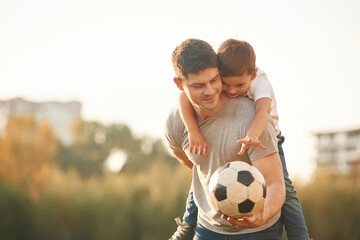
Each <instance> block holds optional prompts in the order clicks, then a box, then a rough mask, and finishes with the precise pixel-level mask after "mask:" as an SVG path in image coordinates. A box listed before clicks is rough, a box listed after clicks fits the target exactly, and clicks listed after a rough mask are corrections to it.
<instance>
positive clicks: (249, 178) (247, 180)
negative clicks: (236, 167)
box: [237, 171, 255, 186]
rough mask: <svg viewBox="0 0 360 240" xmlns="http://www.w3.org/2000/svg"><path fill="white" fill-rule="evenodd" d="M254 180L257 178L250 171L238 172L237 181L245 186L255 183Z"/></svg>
mask: <svg viewBox="0 0 360 240" xmlns="http://www.w3.org/2000/svg"><path fill="white" fill-rule="evenodd" d="M254 180H255V178H254V177H253V175H252V174H251V172H249V171H239V172H237V181H238V182H239V183H242V184H244V185H245V186H249V185H250V184H251V183H252V182H254Z"/></svg>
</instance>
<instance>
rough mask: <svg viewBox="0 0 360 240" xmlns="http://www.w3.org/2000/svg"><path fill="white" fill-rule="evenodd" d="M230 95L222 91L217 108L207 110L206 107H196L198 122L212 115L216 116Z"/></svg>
mask: <svg viewBox="0 0 360 240" xmlns="http://www.w3.org/2000/svg"><path fill="white" fill-rule="evenodd" d="M228 98H229V97H228V96H226V94H224V93H221V94H220V97H219V104H218V105H217V106H216V108H215V109H213V110H205V109H196V108H195V117H196V120H197V121H198V122H202V121H204V120H206V119H208V118H209V117H212V116H214V115H215V114H216V113H217V112H218V111H219V110H220V109H221V107H222V106H223V105H224V103H225V102H226V100H227V99H228Z"/></svg>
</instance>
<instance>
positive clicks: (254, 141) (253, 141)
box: [237, 135, 267, 155]
mask: <svg viewBox="0 0 360 240" xmlns="http://www.w3.org/2000/svg"><path fill="white" fill-rule="evenodd" d="M237 142H238V143H241V149H240V152H238V155H242V154H243V153H244V152H245V150H246V149H247V148H248V147H250V146H251V145H254V146H258V147H261V148H262V149H267V147H266V146H264V145H263V144H262V143H261V142H260V141H259V139H258V137H256V136H255V135H253V136H251V135H246V137H245V138H243V139H239V140H237Z"/></svg>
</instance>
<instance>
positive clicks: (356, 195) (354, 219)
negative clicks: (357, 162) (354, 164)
mask: <svg viewBox="0 0 360 240" xmlns="http://www.w3.org/2000/svg"><path fill="white" fill-rule="evenodd" d="M298 192H299V199H300V201H301V205H302V208H303V212H304V216H305V219H306V222H307V226H308V229H309V232H310V234H311V236H312V237H313V238H314V239H327V240H337V239H347V240H357V239H360V228H359V227H358V223H359V222H360V182H359V181H358V180H356V179H351V178H348V177H344V176H340V175H338V176H335V175H332V176H329V175H328V176H326V175H321V176H317V177H316V178H315V179H314V180H313V181H312V182H311V183H309V184H307V185H305V186H303V187H302V188H300V189H298Z"/></svg>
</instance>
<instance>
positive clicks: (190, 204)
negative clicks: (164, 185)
mask: <svg viewBox="0 0 360 240" xmlns="http://www.w3.org/2000/svg"><path fill="white" fill-rule="evenodd" d="M197 214H198V208H197V206H196V204H195V201H194V193H193V184H192V182H191V187H190V190H189V194H188V198H187V199H186V208H185V213H184V216H183V221H184V222H186V223H187V224H189V225H192V226H196V223H197Z"/></svg>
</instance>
